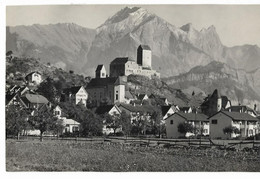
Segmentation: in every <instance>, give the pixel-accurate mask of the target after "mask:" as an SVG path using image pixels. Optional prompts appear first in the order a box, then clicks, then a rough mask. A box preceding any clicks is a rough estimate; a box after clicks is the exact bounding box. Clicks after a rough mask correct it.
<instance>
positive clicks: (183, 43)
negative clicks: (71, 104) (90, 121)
mask: <svg viewBox="0 0 260 179" xmlns="http://www.w3.org/2000/svg"><path fill="white" fill-rule="evenodd" d="M140 44H148V45H149V46H150V47H151V49H152V66H153V68H154V69H156V70H158V71H159V72H160V73H161V76H162V77H169V76H176V75H179V74H181V73H185V72H188V71H189V70H190V69H191V68H193V67H195V66H197V65H202V66H204V65H207V64H209V63H210V62H212V61H219V62H223V63H226V64H229V65H230V66H232V67H235V68H237V69H244V70H245V71H247V72H249V71H253V70H256V69H257V68H258V67H260V48H259V47H257V46H255V45H244V46H235V47H226V46H224V45H223V44H222V42H221V40H220V38H219V36H218V33H217V30H216V28H215V27H214V26H210V27H208V28H203V29H202V30H196V29H195V28H194V27H193V25H192V24H191V23H189V24H186V25H183V26H182V27H176V26H174V25H172V24H170V23H168V22H167V21H165V20H164V19H162V18H160V17H158V16H157V15H156V14H153V13H150V12H148V11H147V10H145V9H143V8H139V7H126V8H124V9H122V10H120V11H119V12H117V13H116V14H115V15H113V16H112V17H110V18H109V19H107V20H106V21H105V22H104V23H103V24H102V25H100V26H99V27H98V28H97V29H94V30H93V29H87V28H84V27H81V26H78V25H76V24H73V23H70V24H50V25H32V26H16V27H7V51H8V50H13V51H14V52H15V54H18V55H23V56H30V57H35V58H40V59H41V60H42V61H44V62H51V63H52V64H54V65H56V66H58V67H62V68H64V69H67V70H71V69H72V70H76V71H77V72H78V73H82V74H85V75H90V76H93V75H94V70H95V68H96V66H97V65H98V64H105V66H106V69H107V71H109V63H110V62H111V61H112V60H113V59H114V58H116V57H122V56H129V57H132V58H133V59H136V50H137V47H138V46H139V45H140Z"/></svg>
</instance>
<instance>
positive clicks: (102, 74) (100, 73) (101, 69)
mask: <svg viewBox="0 0 260 179" xmlns="http://www.w3.org/2000/svg"><path fill="white" fill-rule="evenodd" d="M106 76H107V72H106V69H105V66H104V65H98V66H97V69H96V78H106Z"/></svg>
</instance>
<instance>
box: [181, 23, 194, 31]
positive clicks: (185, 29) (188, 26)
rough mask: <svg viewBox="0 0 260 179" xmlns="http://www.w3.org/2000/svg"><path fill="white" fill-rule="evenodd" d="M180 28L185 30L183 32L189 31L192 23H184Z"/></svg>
mask: <svg viewBox="0 0 260 179" xmlns="http://www.w3.org/2000/svg"><path fill="white" fill-rule="evenodd" d="M180 29H181V30H183V31H185V32H189V31H191V30H192V29H193V27H192V23H188V24H186V25H183V26H181V28H180Z"/></svg>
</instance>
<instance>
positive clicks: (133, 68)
mask: <svg viewBox="0 0 260 179" xmlns="http://www.w3.org/2000/svg"><path fill="white" fill-rule="evenodd" d="M131 74H134V75H142V76H146V77H148V78H152V77H159V78H160V73H158V72H156V71H155V70H153V69H152V52H151V48H150V47H149V46H148V45H140V46H139V47H138V49H137V63H136V62H135V61H134V60H133V59H132V58H129V57H118V58H116V59H114V60H113V61H112V62H111V63H110V77H118V76H128V75H131Z"/></svg>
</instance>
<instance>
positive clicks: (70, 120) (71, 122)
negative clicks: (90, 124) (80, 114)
mask: <svg viewBox="0 0 260 179" xmlns="http://www.w3.org/2000/svg"><path fill="white" fill-rule="evenodd" d="M63 123H64V124H65V125H66V124H69V125H72V124H76V125H79V124H80V123H78V122H77V121H75V120H73V119H67V118H64V119H63Z"/></svg>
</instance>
